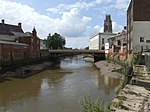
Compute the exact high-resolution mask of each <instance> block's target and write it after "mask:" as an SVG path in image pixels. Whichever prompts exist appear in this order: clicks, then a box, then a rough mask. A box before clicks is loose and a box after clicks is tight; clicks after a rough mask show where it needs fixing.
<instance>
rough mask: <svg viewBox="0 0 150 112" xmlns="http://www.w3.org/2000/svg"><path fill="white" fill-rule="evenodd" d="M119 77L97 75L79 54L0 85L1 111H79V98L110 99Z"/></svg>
mask: <svg viewBox="0 0 150 112" xmlns="http://www.w3.org/2000/svg"><path fill="white" fill-rule="evenodd" d="M119 82H120V80H119V79H113V78H110V77H107V76H101V75H100V72H99V70H97V69H96V68H95V67H94V66H93V64H92V63H88V62H85V61H84V60H83V59H82V57H73V58H71V57H70V58H66V59H63V60H62V61H61V62H60V64H57V65H55V66H53V67H51V68H50V69H49V70H46V71H44V72H42V73H39V74H37V75H35V76H32V77H30V78H27V79H23V80H19V79H13V80H12V81H9V82H4V83H1V84H0V111H1V112H20V110H21V112H79V111H80V105H79V99H80V98H81V97H82V96H86V95H90V96H91V97H92V98H97V97H101V99H102V100H103V101H105V102H110V101H111V100H112V99H113V98H114V97H115V95H116V94H115V92H114V89H115V88H116V87H117V85H118V84H119Z"/></svg>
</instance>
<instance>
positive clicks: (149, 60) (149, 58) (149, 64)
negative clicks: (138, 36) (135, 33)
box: [145, 55, 150, 70]
mask: <svg viewBox="0 0 150 112" xmlns="http://www.w3.org/2000/svg"><path fill="white" fill-rule="evenodd" d="M145 65H146V67H147V68H148V69H149V70H150V55H145Z"/></svg>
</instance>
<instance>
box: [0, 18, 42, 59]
mask: <svg viewBox="0 0 150 112" xmlns="http://www.w3.org/2000/svg"><path fill="white" fill-rule="evenodd" d="M39 56H40V39H39V38H38V37H37V32H36V30H35V29H33V32H32V35H27V33H24V32H23V30H22V27H21V23H18V25H11V24H6V23H5V21H4V20H2V22H1V23H0V61H15V60H22V59H29V58H30V57H31V58H36V57H39Z"/></svg>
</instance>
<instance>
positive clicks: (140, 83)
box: [95, 61, 150, 112]
mask: <svg viewBox="0 0 150 112" xmlns="http://www.w3.org/2000/svg"><path fill="white" fill-rule="evenodd" d="M95 66H96V67H97V68H98V69H100V72H101V75H107V76H110V77H120V78H121V77H122V78H123V74H121V73H118V72H113V71H118V70H119V69H121V68H122V67H121V66H120V65H118V64H115V63H108V62H107V61H100V62H97V63H95ZM133 72H134V76H133V78H132V79H131V81H130V84H128V85H126V86H125V87H124V88H123V89H122V90H120V91H119V93H118V95H117V97H116V98H114V99H113V100H112V102H111V104H110V112H150V91H149V90H150V86H149V85H150V73H149V72H148V71H147V70H146V68H145V67H144V66H139V65H138V66H134V68H133Z"/></svg>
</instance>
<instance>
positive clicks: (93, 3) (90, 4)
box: [46, 0, 112, 14]
mask: <svg viewBox="0 0 150 112" xmlns="http://www.w3.org/2000/svg"><path fill="white" fill-rule="evenodd" d="M111 1H112V0H93V1H91V2H88V3H87V2H84V1H82V0H80V1H78V2H76V3H74V4H59V5H57V6H56V7H53V8H48V9H46V11H48V12H51V13H54V14H62V13H64V12H65V11H68V10H70V9H72V8H78V9H79V10H80V9H86V10H88V9H89V8H91V7H94V6H96V5H98V4H101V3H102V2H105V3H109V2H111Z"/></svg>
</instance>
